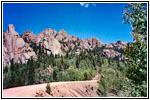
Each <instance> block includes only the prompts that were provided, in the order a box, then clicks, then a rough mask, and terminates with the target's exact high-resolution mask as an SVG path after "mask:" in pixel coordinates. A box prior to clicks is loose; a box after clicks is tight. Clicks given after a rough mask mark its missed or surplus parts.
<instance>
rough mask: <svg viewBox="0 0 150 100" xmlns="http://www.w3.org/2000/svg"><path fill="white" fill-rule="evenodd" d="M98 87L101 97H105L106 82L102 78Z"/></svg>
mask: <svg viewBox="0 0 150 100" xmlns="http://www.w3.org/2000/svg"><path fill="white" fill-rule="evenodd" d="M98 83H99V87H98V91H99V92H100V93H101V96H103V97H106V96H107V93H106V90H107V86H106V80H105V79H104V78H102V79H100V80H99V82H98Z"/></svg>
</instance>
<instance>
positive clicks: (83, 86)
mask: <svg viewBox="0 0 150 100" xmlns="http://www.w3.org/2000/svg"><path fill="white" fill-rule="evenodd" d="M46 85H47V84H46V83H45V84H38V85H29V86H21V87H15V88H10V89H4V90H3V97H35V96H36V94H38V93H39V94H42V96H44V97H97V96H98V95H97V93H96V88H97V87H98V83H97V80H90V81H67V82H53V83H50V86H51V90H52V92H51V94H50V95H49V94H47V93H46V92H45V90H46Z"/></svg>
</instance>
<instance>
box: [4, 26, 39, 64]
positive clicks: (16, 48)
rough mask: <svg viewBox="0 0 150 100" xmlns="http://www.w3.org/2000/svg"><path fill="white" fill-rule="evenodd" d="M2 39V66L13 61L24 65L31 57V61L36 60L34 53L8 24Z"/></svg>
mask: <svg viewBox="0 0 150 100" xmlns="http://www.w3.org/2000/svg"><path fill="white" fill-rule="evenodd" d="M3 35H4V39H3V50H4V51H3V59H4V60H3V65H4V66H6V65H8V66H9V65H10V60H12V59H13V60H14V62H15V63H18V62H22V63H26V62H27V61H28V59H30V57H31V56H32V57H33V59H37V56H36V54H35V52H34V51H33V49H32V48H30V46H29V45H28V44H27V43H25V41H24V40H23V39H22V38H21V37H20V36H19V34H18V33H17V32H16V31H15V27H14V26H13V25H12V24H10V25H8V30H7V32H5V33H4V34H3Z"/></svg>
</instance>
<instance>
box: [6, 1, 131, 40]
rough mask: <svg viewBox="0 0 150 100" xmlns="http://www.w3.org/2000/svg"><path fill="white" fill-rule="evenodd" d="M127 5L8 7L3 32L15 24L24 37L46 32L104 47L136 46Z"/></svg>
mask: <svg viewBox="0 0 150 100" xmlns="http://www.w3.org/2000/svg"><path fill="white" fill-rule="evenodd" d="M125 5H126V4H125V3H95V4H93V3H90V4H80V3H4V4H3V30H4V31H6V30H7V28H8V24H14V26H15V30H16V31H17V32H18V33H19V34H22V33H23V32H24V31H26V30H30V31H32V32H33V33H34V34H38V33H40V32H41V31H42V30H45V29H46V28H51V29H55V30H56V31H57V32H59V31H60V30H61V29H64V30H65V31H66V32H67V34H69V35H74V36H76V37H79V38H82V39H86V38H92V37H96V38H98V39H99V40H100V41H102V42H103V43H110V42H116V41H117V40H122V41H127V42H132V41H133V39H132V36H131V35H130V31H131V25H128V24H123V23H122V21H123V18H122V16H123V10H124V6H125Z"/></svg>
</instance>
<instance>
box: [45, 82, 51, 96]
mask: <svg viewBox="0 0 150 100" xmlns="http://www.w3.org/2000/svg"><path fill="white" fill-rule="evenodd" d="M46 93H48V94H50V93H51V87H50V84H49V83H47V85H46Z"/></svg>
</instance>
